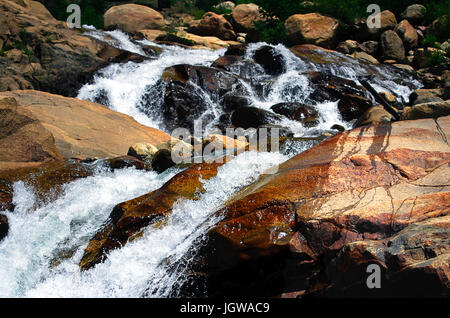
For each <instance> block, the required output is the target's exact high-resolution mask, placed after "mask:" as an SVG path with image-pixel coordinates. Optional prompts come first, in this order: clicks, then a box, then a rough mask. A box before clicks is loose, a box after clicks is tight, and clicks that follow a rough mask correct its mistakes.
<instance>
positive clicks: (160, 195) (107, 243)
mask: <svg viewBox="0 0 450 318" xmlns="http://www.w3.org/2000/svg"><path fill="white" fill-rule="evenodd" d="M167 152H169V151H167ZM169 154H170V152H169ZM221 165H222V164H220V163H215V162H213V163H202V164H199V165H195V166H193V167H191V168H188V169H187V170H184V171H183V172H181V173H179V174H177V175H176V176H174V177H173V178H172V179H170V180H169V181H168V182H167V183H165V184H164V185H163V186H162V187H161V188H159V189H158V190H155V191H153V192H150V193H148V194H145V195H143V196H140V197H137V198H135V199H132V200H129V201H126V202H122V203H119V204H118V205H116V206H115V207H114V209H113V210H112V211H111V215H110V218H109V220H108V221H107V223H106V224H105V225H104V226H103V227H102V228H101V229H100V230H99V231H98V232H97V234H95V236H94V237H93V238H92V240H91V241H90V243H89V244H88V246H87V247H86V250H85V252H84V255H83V257H82V259H81V261H80V267H81V269H82V270H86V269H89V268H91V267H93V266H94V265H95V264H97V263H100V262H102V261H103V260H104V259H105V258H106V255H107V254H108V253H109V252H110V251H112V250H114V249H117V248H120V247H122V246H123V245H125V244H127V243H128V242H129V241H130V240H132V239H133V238H135V237H136V236H137V235H139V233H140V232H141V231H142V230H143V229H144V228H145V227H146V226H149V225H156V226H157V225H158V223H159V222H163V221H164V218H165V217H166V216H167V215H168V214H170V213H171V212H172V208H173V205H174V203H175V202H177V201H178V200H182V199H194V198H195V197H196V196H197V195H198V194H199V193H201V192H204V191H205V190H204V188H203V182H202V181H203V180H208V179H210V178H213V177H214V176H216V174H217V168H218V167H219V166H221Z"/></svg>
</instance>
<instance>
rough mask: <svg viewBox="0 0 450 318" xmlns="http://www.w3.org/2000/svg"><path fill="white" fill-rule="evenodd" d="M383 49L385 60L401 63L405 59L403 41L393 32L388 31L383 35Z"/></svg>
mask: <svg viewBox="0 0 450 318" xmlns="http://www.w3.org/2000/svg"><path fill="white" fill-rule="evenodd" d="M381 49H382V54H383V58H384V59H385V60H391V59H393V60H396V61H398V62H401V61H403V60H404V59H405V47H404V46H403V41H402V39H401V38H400V37H399V36H398V34H397V33H395V32H394V31H393V30H387V31H385V32H383V34H381Z"/></svg>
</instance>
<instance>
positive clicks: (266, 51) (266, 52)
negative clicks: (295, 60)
mask: <svg viewBox="0 0 450 318" xmlns="http://www.w3.org/2000/svg"><path fill="white" fill-rule="evenodd" d="M253 59H254V60H255V62H256V63H258V64H259V65H261V66H262V67H263V68H264V71H265V72H266V73H267V74H270V75H280V74H283V73H284V72H285V71H286V66H285V65H286V62H285V60H284V58H283V55H282V54H280V53H278V52H277V51H276V50H275V49H274V48H273V47H271V46H268V45H266V46H263V47H261V48H259V49H258V50H256V51H255V54H254V55H253Z"/></svg>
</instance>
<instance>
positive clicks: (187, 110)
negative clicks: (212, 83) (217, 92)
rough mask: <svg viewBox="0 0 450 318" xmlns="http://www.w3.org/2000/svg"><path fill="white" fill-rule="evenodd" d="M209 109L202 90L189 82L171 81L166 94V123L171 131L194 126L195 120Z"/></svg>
mask: <svg viewBox="0 0 450 318" xmlns="http://www.w3.org/2000/svg"><path fill="white" fill-rule="evenodd" d="M207 109H208V104H207V103H206V101H205V99H204V96H203V95H202V92H201V91H200V90H199V89H198V88H196V87H195V86H193V85H192V84H191V83H189V82H179V81H173V82H169V83H168V84H167V87H166V91H165V94H164V109H163V116H164V124H165V125H166V127H167V128H168V130H169V131H171V130H173V129H176V128H178V127H183V128H188V129H190V130H191V131H192V130H193V128H194V121H195V120H197V119H198V118H199V117H200V116H201V114H203V113H204V112H205V111H206V110H207Z"/></svg>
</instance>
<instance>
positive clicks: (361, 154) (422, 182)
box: [208, 117, 450, 295]
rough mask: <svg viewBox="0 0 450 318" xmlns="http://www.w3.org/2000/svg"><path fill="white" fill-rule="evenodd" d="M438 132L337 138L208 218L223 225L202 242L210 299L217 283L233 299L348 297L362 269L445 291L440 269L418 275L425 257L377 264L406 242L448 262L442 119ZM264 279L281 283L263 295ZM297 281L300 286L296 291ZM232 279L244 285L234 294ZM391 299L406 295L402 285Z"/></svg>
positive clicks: (375, 131) (383, 127) (405, 127)
mask: <svg viewBox="0 0 450 318" xmlns="http://www.w3.org/2000/svg"><path fill="white" fill-rule="evenodd" d="M438 124H439V126H437V125H436V122H435V121H434V120H417V121H403V122H396V123H393V124H375V125H370V126H366V127H362V128H358V129H354V130H352V131H346V132H343V133H340V134H338V135H336V136H334V137H332V138H330V139H328V140H326V141H324V142H322V143H320V144H318V145H317V146H315V147H313V148H311V149H309V150H307V151H305V152H303V153H301V154H299V155H297V156H296V157H294V158H292V159H291V160H289V161H287V162H285V163H284V164H282V165H281V166H280V167H279V170H278V172H277V173H276V174H272V175H263V176H261V177H260V178H259V179H258V180H257V181H256V182H255V183H253V184H252V185H250V186H248V187H247V188H245V189H243V190H242V191H241V192H239V193H238V194H237V195H236V196H235V197H234V198H232V199H231V200H230V201H229V203H228V205H227V206H226V207H224V208H223V209H221V210H220V211H218V212H217V213H218V214H223V215H224V219H223V221H222V222H220V223H219V224H218V225H217V226H216V227H215V228H214V229H212V230H211V232H210V238H211V247H212V246H214V247H215V248H216V249H215V250H214V251H210V252H209V254H208V264H209V271H208V274H209V275H210V277H211V280H210V289H211V291H214V292H216V293H218V294H221V293H222V294H223V293H225V294H226V293H227V292H229V291H230V290H229V289H227V288H226V287H225V286H224V285H223V283H221V282H223V281H227V282H229V284H230V286H231V285H232V286H233V288H234V289H233V290H239V294H241V293H242V294H253V295H254V294H258V295H267V294H270V292H272V293H276V289H277V288H280V289H278V292H279V294H281V293H283V292H287V290H286V289H289V290H303V289H304V290H307V291H312V290H315V288H316V285H317V284H319V283H321V284H323V283H327V284H331V285H333V286H334V287H333V288H335V289H333V290H335V291H340V290H346V291H347V292H349V293H350V294H351V292H350V290H351V289H349V288H350V287H352V282H353V281H357V280H358V279H359V280H361V279H362V278H361V277H364V279H365V278H366V277H367V274H366V273H364V276H358V275H360V274H361V273H362V272H361V271H359V272H358V270H362V269H364V270H365V269H366V267H361V266H362V265H361V264H366V265H367V264H369V263H371V262H374V263H376V264H379V265H380V266H381V267H382V270H383V271H385V272H386V273H390V275H391V276H386V277H394V276H396V275H397V274H398V275H400V273H401V272H402V271H403V270H405V271H406V269H405V268H409V267H411V266H412V267H414V268H415V267H420V268H421V270H422V271H423V272H424V271H427V270H428V271H429V272H431V274H430V275H431V276H430V277H435V278H436V279H437V282H438V283H436V284H435V285H434V286H435V288H434V289H433V290H434V291H435V290H438V289H439V288H440V289H442V288H444V287H445V277H446V273H448V271H447V270H446V267H445V262H444V260H442V261H441V260H439V262H438V260H436V263H433V262H430V263H429V264H428V263H427V264H422V265H420V264H421V263H419V264H416V261H417V260H419V261H422V260H424V261H425V256H424V255H425V254H424V253H422V254H421V255H422V256H421V258H418V259H416V258H415V256H414V255H411V256H407V255H409V254H408V252H407V253H406V254H405V255H406V256H407V258H405V257H406V256H402V258H401V259H403V261H401V262H400V261H399V260H401V259H400V258H398V257H397V256H395V257H394V258H393V259H397V260H396V261H395V262H393V261H390V262H388V261H387V260H386V259H385V258H384V255H385V253H384V251H385V250H387V251H390V253H391V254H392V255H397V254H398V252H396V247H397V246H401V245H402V244H403V243H402V242H403V240H404V238H406V237H410V236H411V235H412V234H410V233H417V235H418V242H419V241H423V242H428V244H429V246H430V247H429V248H428V249H431V251H434V252H430V254H429V255H437V256H438V255H439V254H440V253H444V252H445V253H447V252H446V251H447V249H448V246H449V245H448V242H447V238H448V228H447V227H448V225H445V226H444V225H442V224H443V223H442V222H440V221H441V220H442V217H443V216H446V215H447V214H448V213H449V212H450V187H449V185H448V178H449V177H450V168H449V163H450V151H449V149H450V148H449V146H448V144H447V143H446V139H447V138H448V137H445V135H443V134H445V132H446V131H448V129H449V127H450V117H443V118H439V119H438ZM439 127H440V128H439ZM423 224H428V225H429V227H426V228H423V227H422V229H426V230H424V231H422V232H421V231H419V230H414V229H415V228H414V227H411V226H413V225H414V226H418V227H421V226H423ZM438 224H439V225H438ZM428 225H427V226H428ZM436 227H439V228H442V227H445V228H446V229H444V230H439V229H437V230H436V231H437V232H436V233H437V234H436V236H433V235H434V234H433V233H434V232H433V231H434V230H433V231H432V230H431V228H433V229H434V228H436ZM429 228H430V230H429ZM402 230H403V231H402ZM405 231H406V232H405ZM446 231H447V232H446ZM403 233H406V234H403ZM432 236H433V237H434V239H433V240H431V239H430V237H432ZM445 237H447V238H445ZM389 241H392V242H393V243H389ZM352 244H353V245H352ZM390 244H391V245H390ZM408 244H411V243H408ZM389 246H391V249H390V250H389ZM444 246H447V247H446V248H444V249H442V248H443V247H444ZM407 250H408V248H405V251H407ZM437 251H440V252H437ZM295 255H297V256H295ZM344 255H347V256H344ZM398 255H400V254H398ZM408 257H409V258H408ZM432 257H435V256H431V258H432ZM315 259H320V260H321V261H320V262H314V260H315ZM345 260H347V261H345ZM311 261H312V263H311ZM292 262H294V263H292ZM442 262H444V263H442ZM255 264H258V266H259V265H261V264H265V265H264V266H262V267H261V268H260V271H261V273H252V272H251V271H250V270H248V269H251V268H255V266H256V265H255ZM321 264H322V265H321ZM413 264H415V265H413ZM441 264H444V265H441ZM366 265H364V266H366ZM291 266H294V268H296V270H295V271H294V272H293V273H291V272H290V271H287V269H288V268H291ZM342 266H345V267H342ZM283 268H284V269H283ZM425 268H426V269H425ZM241 269H242V272H240V270H241ZM265 271H267V272H265ZM286 271H287V272H286ZM317 271H318V272H320V273H321V275H322V278H320V277H318V276H317V275H316V274H315V273H317ZM264 273H265V274H266V275H275V274H276V273H277V274H276V275H277V277H278V278H279V279H280V280H281V281H282V282H280V283H279V285H277V286H278V287H273V288H272V290H271V289H270V287H269V286H270V284H269V280H268V278H267V279H265V278H264V277H265V276H264V275H265V274H264ZM269 273H271V274H269ZM345 273H349V275H350V277H347V276H345ZM433 273H434V274H433ZM242 275H245V277H243V276H242ZM302 275H303V276H302ZM402 275H403V274H402ZM404 275H406V276H405V277H415V276H408V275H409V274H407V273H406V272H405V274H404ZM411 275H412V274H411ZM433 275H434V276H433ZM300 276H302V277H303V278H304V279H303V280H302V282H303V283H300V282H299V281H297V278H298V277H300ZM319 276H320V275H319ZM296 277H297V278H296ZM421 277H423V276H421ZM441 277H444V278H441ZM241 279H242V280H245V281H246V282H250V283H246V286H243V285H242V284H240V283H239V280H241ZM253 279H257V280H259V282H258V284H256V282H254V281H253ZM433 279H434V278H433ZM294 281H297V283H294ZM304 282H308V283H307V284H306V285H307V286H305V285H304V284H305V283H304ZM254 284H256V285H254ZM293 285H295V286H294V287H293ZM255 286H258V288H260V289H254V288H255ZM280 286H281V287H280ZM287 286H289V288H288V287H287ZM323 287H324V286H322V288H321V290H322V291H323ZM293 288H294V289H293ZM355 288H356V287H355ZM365 288H366V292H367V287H365ZM399 289H400V291H401V292H404V293H405V294H407V292H408V290H407V289H408V287H407V285H405V284H404V285H401V286H400V287H399ZM440 289H439V290H440ZM355 290H357V289H352V292H354V291H355ZM384 292H385V293H389V290H385V291H384ZM315 293H319V292H318V290H316V291H315ZM330 293H331V291H330ZM413 294H414V293H413Z"/></svg>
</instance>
